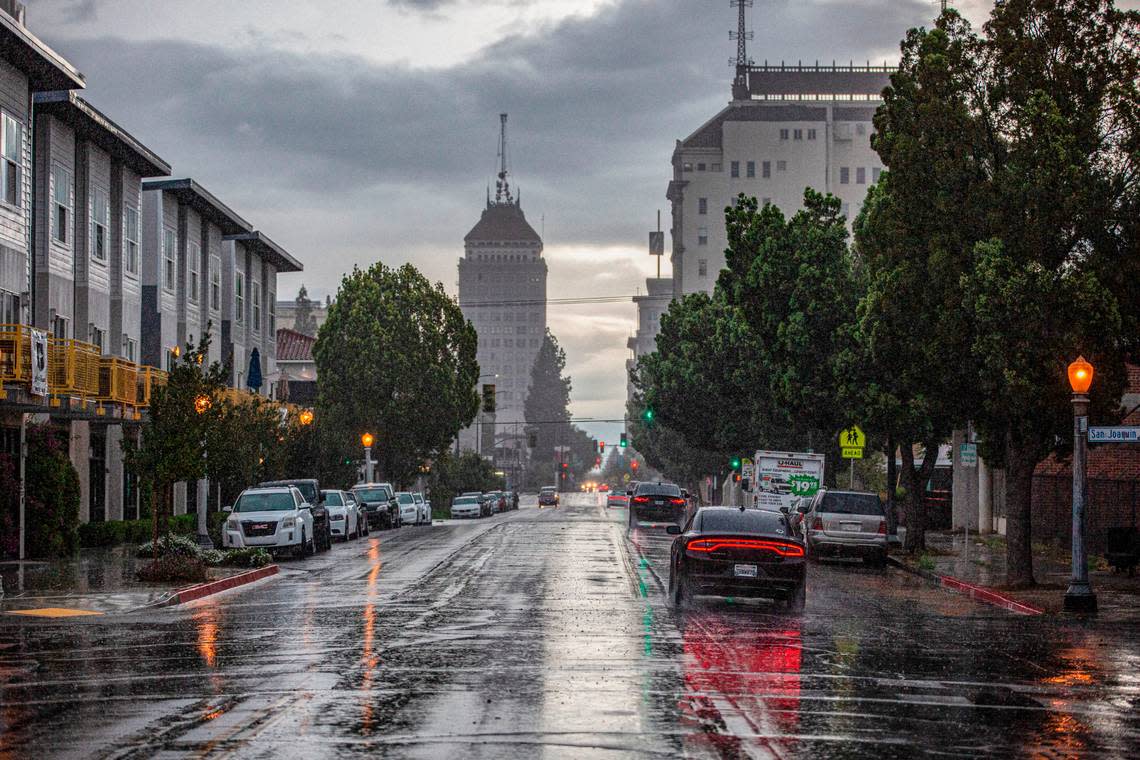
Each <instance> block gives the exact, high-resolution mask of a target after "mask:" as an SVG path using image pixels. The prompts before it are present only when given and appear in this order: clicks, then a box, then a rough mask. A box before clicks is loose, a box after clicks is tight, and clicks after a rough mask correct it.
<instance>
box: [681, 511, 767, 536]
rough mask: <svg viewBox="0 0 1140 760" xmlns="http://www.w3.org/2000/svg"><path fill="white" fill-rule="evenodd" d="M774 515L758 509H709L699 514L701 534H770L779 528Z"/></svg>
mask: <svg viewBox="0 0 1140 760" xmlns="http://www.w3.org/2000/svg"><path fill="white" fill-rule="evenodd" d="M777 523H778V519H777V517H776V515H774V514H773V513H771V512H763V511H761V510H759V509H745V510H743V511H742V510H739V509H710V510H706V511H704V512H701V522H700V528H701V532H702V533H771V532H772V531H773V530H775V529H776V528H777V527H779V525H778V524H777Z"/></svg>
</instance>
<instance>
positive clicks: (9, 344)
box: [0, 325, 32, 383]
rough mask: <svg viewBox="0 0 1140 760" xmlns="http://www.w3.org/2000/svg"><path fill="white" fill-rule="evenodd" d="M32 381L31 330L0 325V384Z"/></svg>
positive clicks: (25, 327)
mask: <svg viewBox="0 0 1140 760" xmlns="http://www.w3.org/2000/svg"><path fill="white" fill-rule="evenodd" d="M31 379H32V328H31V327H29V326H28V325H0V382H5V383H12V382H17V383H27V382H30V381H31Z"/></svg>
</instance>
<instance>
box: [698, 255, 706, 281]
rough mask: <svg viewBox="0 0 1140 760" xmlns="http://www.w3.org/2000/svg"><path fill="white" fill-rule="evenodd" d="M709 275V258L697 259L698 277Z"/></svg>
mask: <svg viewBox="0 0 1140 760" xmlns="http://www.w3.org/2000/svg"><path fill="white" fill-rule="evenodd" d="M708 276H709V261H708V259H698V260H697V277H708Z"/></svg>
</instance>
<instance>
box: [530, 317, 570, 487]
mask: <svg viewBox="0 0 1140 760" xmlns="http://www.w3.org/2000/svg"><path fill="white" fill-rule="evenodd" d="M571 387H572V383H571V381H570V378H569V377H567V376H566V352H565V351H564V350H563V349H562V347H561V346H560V345H558V339H557V338H556V337H554V334H553V333H552V332H550V330H549V329H547V331H546V335H545V336H544V337H543V339H542V346H541V347H540V348H539V349H538V354H537V356H535V360H534V366H533V367H531V370H530V386H529V388H528V390H527V395H526V401H525V402H524V404H523V419H525V420H526V423H527V426H528V427H529V428H530V430H532V431H533V433H534V436H535V439H536V445H535V446H534V448H533V449H531V452H530V464H529V465H528V467H527V481H526V482H527V483H528V484H531V485H534V484H538V485H546V484H551V483H554V482H555V472H554V470H555V459H556V458H557V457H555V453H554V449H555V447H556V446H569V445H570V444H571V438H572V433H571V425H570V389H571Z"/></svg>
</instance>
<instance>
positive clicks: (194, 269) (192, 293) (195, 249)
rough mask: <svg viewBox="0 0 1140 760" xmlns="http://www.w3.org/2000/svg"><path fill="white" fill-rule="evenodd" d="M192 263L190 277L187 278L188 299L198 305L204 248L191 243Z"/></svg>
mask: <svg viewBox="0 0 1140 760" xmlns="http://www.w3.org/2000/svg"><path fill="white" fill-rule="evenodd" d="M189 251H190V261H189V262H188V264H189V266H188V267H187V268H188V270H189V271H188V276H187V278H186V297H187V298H189V299H190V301H191V302H193V303H198V272H199V270H200V269H201V268H202V246H200V245H198V244H197V243H190V245H189Z"/></svg>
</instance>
